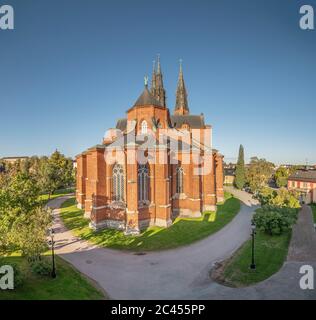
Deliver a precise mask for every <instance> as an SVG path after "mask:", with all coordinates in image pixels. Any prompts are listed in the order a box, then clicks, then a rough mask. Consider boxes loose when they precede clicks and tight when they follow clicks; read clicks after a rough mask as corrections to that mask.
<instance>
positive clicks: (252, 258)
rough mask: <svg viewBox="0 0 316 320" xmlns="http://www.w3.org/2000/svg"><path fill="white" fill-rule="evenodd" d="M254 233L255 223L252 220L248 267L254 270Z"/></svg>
mask: <svg viewBox="0 0 316 320" xmlns="http://www.w3.org/2000/svg"><path fill="white" fill-rule="evenodd" d="M255 234H256V225H255V223H254V222H252V223H251V238H252V246H251V265H250V269H251V270H255V269H256V264H255Z"/></svg>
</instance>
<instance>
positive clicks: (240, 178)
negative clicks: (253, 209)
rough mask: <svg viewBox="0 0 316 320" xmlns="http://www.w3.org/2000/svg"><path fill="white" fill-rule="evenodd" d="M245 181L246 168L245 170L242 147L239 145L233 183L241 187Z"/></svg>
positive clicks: (238, 187)
mask: <svg viewBox="0 0 316 320" xmlns="http://www.w3.org/2000/svg"><path fill="white" fill-rule="evenodd" d="M245 183H246V170H245V155H244V147H243V146H242V145H240V147H239V154H238V161H237V165H236V172H235V182H234V184H235V187H236V188H237V189H242V188H243V187H244V186H245Z"/></svg>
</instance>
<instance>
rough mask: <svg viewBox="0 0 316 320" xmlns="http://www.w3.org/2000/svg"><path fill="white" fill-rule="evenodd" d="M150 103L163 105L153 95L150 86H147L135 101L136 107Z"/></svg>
mask: <svg viewBox="0 0 316 320" xmlns="http://www.w3.org/2000/svg"><path fill="white" fill-rule="evenodd" d="M149 105H152V106H158V107H162V105H161V103H160V102H159V101H158V100H156V99H155V98H154V97H153V96H152V94H151V93H150V92H149V90H148V87H147V86H145V89H144V91H143V93H142V94H141V95H140V97H139V98H138V99H137V101H136V102H135V104H134V107H136V106H149Z"/></svg>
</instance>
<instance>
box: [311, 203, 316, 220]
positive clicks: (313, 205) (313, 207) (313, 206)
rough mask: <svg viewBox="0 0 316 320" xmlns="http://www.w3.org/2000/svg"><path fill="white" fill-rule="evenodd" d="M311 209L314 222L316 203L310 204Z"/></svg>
mask: <svg viewBox="0 0 316 320" xmlns="http://www.w3.org/2000/svg"><path fill="white" fill-rule="evenodd" d="M311 207H312V210H313V216H314V223H316V204H315V203H313V204H311Z"/></svg>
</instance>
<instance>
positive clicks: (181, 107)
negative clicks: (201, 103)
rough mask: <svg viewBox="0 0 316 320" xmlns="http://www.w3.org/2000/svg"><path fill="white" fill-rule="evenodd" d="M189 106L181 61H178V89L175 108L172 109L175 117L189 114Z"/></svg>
mask: <svg viewBox="0 0 316 320" xmlns="http://www.w3.org/2000/svg"><path fill="white" fill-rule="evenodd" d="M189 112H190V110H189V106H188V94H187V90H186V88H185V83H184V78H183V71H182V61H181V60H180V71H179V78H178V87H177V93H176V106H175V109H174V114H175V115H185V114H189Z"/></svg>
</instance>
